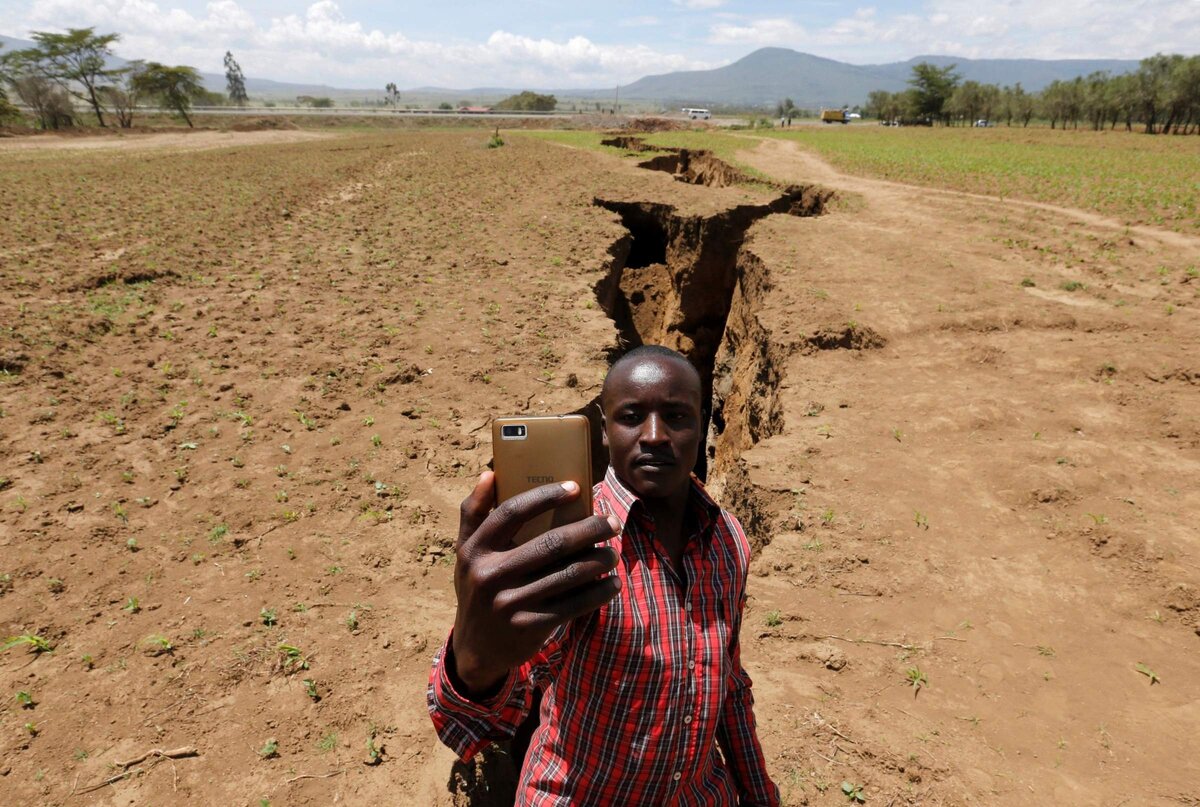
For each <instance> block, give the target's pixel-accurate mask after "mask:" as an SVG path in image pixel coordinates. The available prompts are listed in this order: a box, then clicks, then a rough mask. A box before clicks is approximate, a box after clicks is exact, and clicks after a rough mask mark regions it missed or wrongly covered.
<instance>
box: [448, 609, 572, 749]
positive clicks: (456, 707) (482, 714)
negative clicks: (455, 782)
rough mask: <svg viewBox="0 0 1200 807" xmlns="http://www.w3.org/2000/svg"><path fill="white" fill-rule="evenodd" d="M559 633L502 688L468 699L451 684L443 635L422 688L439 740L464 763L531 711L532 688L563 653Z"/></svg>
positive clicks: (501, 737)
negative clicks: (490, 694) (486, 696)
mask: <svg viewBox="0 0 1200 807" xmlns="http://www.w3.org/2000/svg"><path fill="white" fill-rule="evenodd" d="M562 636H563V629H562V628H559V630H558V631H556V632H555V633H554V634H552V635H551V637H550V638H549V639H548V640H547V641H546V644H545V645H544V646H543V648H542V650H541V651H540V652H539V653H538V654H537V655H536V656H534V657H533V658H532V659H530V660H529V661H527V662H525V663H524V664H522V665H521V666H520V667H517V668H515V669H512V670H510V671H509V673H508V677H507V678H505V679H504V683H503V684H501V686H500V691H499V692H497V693H496V694H495V695H494V696H492V697H490V698H488V699H487V700H484V701H474V700H471V698H470V697H468V696H467V695H464V694H463V693H461V692H459V691H458V690H457V689H456V688H455V686H454V683H453V682H452V681H451V679H450V674H449V671H448V669H447V665H448V664H449V663H451V662H452V661H453V650H452V649H451V643H450V637H447V639H446V641H445V643H444V644H443V645H442V647H441V649H440V650H438V652H437V655H435V656H434V658H433V669H432V670H431V671H430V674H429V687H428V689H426V691H425V699H426V704H427V706H428V707H429V716H430V718H432V720H433V727H434V730H435V731H437V735H438V739H440V740H441V741H442V742H443V743H445V745H446V746H447V747H449V748H450V750H452V751H454V753H456V754H458V757H459V759H461V760H462V761H463V762H469V761H470V760H471V758H472V757H474V756H475V755H476V754H478V753H479V752H480V751H482V750H483V749H484V748H486V747H487V746H488V745H490V744H491V743H493V742H496V741H499V740H507V739H511V738H512V736H513V735H514V734H515V733H516V731H517V728H518V727H520V725H521V724H522V723H523V722H525V718H526V716H528V714H529V706H530V703H531V702H532V699H533V697H532V696H533V687H534V686H537V685H538V682H539V681H540V680H542V679H543V678H546V677H548V676H550V675H551V671H552V668H554V667H555V666H556V665H557V662H558V661H559V659H560V658H561V655H562V652H561V651H562Z"/></svg>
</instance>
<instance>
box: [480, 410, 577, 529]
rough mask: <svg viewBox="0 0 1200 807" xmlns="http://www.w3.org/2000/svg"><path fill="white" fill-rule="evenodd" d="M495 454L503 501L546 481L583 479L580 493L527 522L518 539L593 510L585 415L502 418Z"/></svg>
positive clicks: (497, 425) (498, 488) (497, 422)
mask: <svg viewBox="0 0 1200 807" xmlns="http://www.w3.org/2000/svg"><path fill="white" fill-rule="evenodd" d="M492 458H493V462H492V467H493V469H494V470H495V472H496V501H497V504H498V503H500V502H502V501H505V500H506V499H511V498H512V497H513V496H516V495H517V494H519V493H524V492H525V491H527V490H531V489H533V488H536V487H540V486H541V485H548V484H551V483H554V482H566V481H567V480H573V481H574V482H575V483H576V484H578V485H579V494H580V495H579V498H578V499H576V500H575V501H573V502H571V503H569V504H565V505H563V506H562V507H557V508H555V509H553V510H551V511H550V512H548V513H543V514H542V515H540V516H538V517H537V518H535V519H533V520H532V521H528V522H526V523H525V526H524V527H522V528H521V530H520V532H518V533H517V534H516V536H514V537H513V544H523V543H525V542H526V541H528V540H529V539H531V538H533V537H535V536H537V535H541V534H542V533H543V532H546V531H547V530H549V529H551V528H552V527H560V526H563V525H565V524H572V523H574V522H576V521H582V520H583V519H585V518H587V517H588V516H590V515H592V440H591V433H590V431H589V429H588V419H587V418H586V417H584V416H583V415H550V416H537V417H502V418H496V419H495V420H493V421H492Z"/></svg>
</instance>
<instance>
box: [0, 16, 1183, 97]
mask: <svg viewBox="0 0 1200 807" xmlns="http://www.w3.org/2000/svg"><path fill="white" fill-rule="evenodd" d="M93 25H94V26H96V27H97V28H98V29H100V30H102V31H115V32H118V33H121V34H122V37H123V39H122V42H121V44H120V45H119V47H118V48H117V52H118V54H119V55H122V56H125V57H126V58H149V59H155V60H157V61H163V62H169V63H174V64H190V65H193V66H195V67H199V68H200V69H202V70H206V71H211V72H220V71H221V69H222V68H221V58H222V56H223V55H224V53H225V51H226V50H227V49H228V50H232V51H233V53H234V55H235V56H236V57H237V58H238V60H239V61H240V62H241V64H242V68H243V69H244V70H245V72H246V74H247V75H251V76H256V77H261V78H273V79H277V80H282V81H305V82H310V81H316V82H323V83H328V84H333V85H336V86H342V87H376V86H381V85H382V84H384V83H386V82H388V81H395V82H396V83H397V84H399V85H400V86H401V87H402V88H405V87H416V86H424V85H437V86H443V87H461V88H466V87H479V86H508V87H516V86H524V87H539V88H569V87H606V86H612V85H615V84H618V83H628V82H630V81H633V80H635V79H637V78H640V77H641V76H643V75H647V74H650V73H664V72H670V71H673V70H682V69H702V68H709V67H718V66H720V65H723V64H728V63H729V62H732V61H734V60H736V59H738V58H740V57H742V56H744V55H746V54H747V53H749V52H751V51H753V50H755V49H756V48H759V47H762V46H765V45H777V46H782V47H790V48H794V49H796V50H801V51H806V52H808V53H815V54H817V55H819V56H826V57H829V58H833V59H838V60H840V61H846V62H852V63H856V64H869V63H877V62H889V61H899V60H903V59H907V58H910V57H912V56H917V55H921V54H947V55H952V56H966V57H973V58H987V57H994V58H1013V57H1029V58H1045V59H1056V58H1104V57H1107V58H1135V59H1136V58H1141V57H1143V56H1147V55H1150V54H1152V53H1154V52H1157V51H1166V52H1180V53H1189V54H1190V53H1195V52H1196V50H1197V43H1200V0H990V2H987V1H983V2H981V0H903V1H902V0H877V1H876V2H862V3H845V2H833V1H832V0H814V1H812V2H797V1H795V0H793V2H785V0H756V1H755V2H749V0H746V1H742V0H644V1H643V2H629V1H628V0H608V1H607V2H595V1H593V0H588V2H575V3H564V2H550V1H549V0H536V1H534V2H509V3H504V2H457V3H430V2H421V3H408V2H367V1H366V0H307V2H286V1H285V0H25V1H24V2H17V1H16V0H0V33H3V34H7V35H9V36H18V37H26V36H27V35H28V33H29V31H31V30H61V29H64V28H67V27H84V26H93Z"/></svg>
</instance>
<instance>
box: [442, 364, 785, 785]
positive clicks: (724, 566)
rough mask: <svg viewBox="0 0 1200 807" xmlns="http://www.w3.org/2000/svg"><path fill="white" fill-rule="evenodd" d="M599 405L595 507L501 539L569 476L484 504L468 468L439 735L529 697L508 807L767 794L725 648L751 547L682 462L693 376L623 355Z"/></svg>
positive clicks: (482, 729) (694, 403)
mask: <svg viewBox="0 0 1200 807" xmlns="http://www.w3.org/2000/svg"><path fill="white" fill-rule="evenodd" d="M601 406H602V408H603V412H604V444H605V446H607V448H608V451H609V458H610V466H609V468H608V472H607V474H606V475H605V477H604V480H603V481H602V482H600V484H598V485H597V486H596V488H595V491H594V494H593V501H594V509H595V513H596V515H595V516H593V517H592V518H588V519H585V520H583V521H579V522H576V523H574V524H570V525H568V526H565V527H561V528H557V529H552V530H551V531H550V532H547V533H544V534H542V535H540V536H539V537H537V538H534V539H533V540H531V541H529V542H528V543H525V544H522V545H520V546H514V545H513V543H512V540H511V539H512V537H513V535H514V534H515V533H516V531H517V530H518V529H519V528H520V527H521V526H522V525H523V524H524V523H525V522H526V521H528V520H530V519H532V518H533V517H535V516H537V515H538V514H541V513H544V512H546V511H548V510H550V509H552V508H554V507H558V506H559V505H562V504H563V503H565V502H568V501H570V500H573V499H574V498H575V497H577V496H579V495H580V491H579V488H578V486H577V485H575V484H574V483H570V482H568V483H564V484H561V485H560V484H553V485H544V486H542V487H539V488H536V489H534V490H531V491H528V492H527V493H523V494H520V495H518V496H515V497H513V498H511V499H509V500H507V501H506V502H504V503H503V504H501V505H500V506H498V507H495V506H494V505H495V478H494V476H493V474H492V473H491V472H485V473H484V474H483V475H482V476H481V477H480V479H479V482H478V484H477V485H476V486H475V489H474V491H473V492H472V493H471V495H470V496H468V497H467V498H466V499H465V500H464V501H463V503H462V512H461V520H460V525H459V543H458V555H457V563H456V566H455V589H456V592H457V595H458V612H457V615H456V617H455V621H454V628H453V630H452V632H451V634H450V638H449V639H448V640H447V641H446V644H445V645H444V646H443V648H442V649H441V651H440V652H439V653H438V654H437V657H436V658H435V659H434V665H433V671H432V674H431V676H430V683H429V690H428V701H429V710H430V714H431V716H432V717H433V723H434V726H435V727H436V729H437V732H438V736H439V737H440V738H441V740H442V741H443V742H444V743H445V744H446V745H448V746H449V747H450V748H451V749H453V750H454V751H455V752H456V753H458V755H459V756H460V757H461V758H462V759H464V760H469V759H470V758H471V757H472V756H474V755H475V754H476V753H477V752H479V751H480V750H481V749H483V748H484V747H486V746H487V745H488V744H489V743H490V742H491V741H493V740H503V739H509V738H511V737H512V736H513V735H514V733H515V732H516V731H517V729H518V727H520V726H521V724H522V723H523V722H524V720H525V719H526V717H527V716H528V714H529V710H530V704H531V703H532V702H533V693H534V691H535V690H540V691H541V692H542V698H541V706H540V722H539V724H538V727H537V729H536V730H535V731H534V733H533V736H532V739H531V742H530V746H529V751H528V753H527V754H526V756H525V759H524V765H523V767H522V769H521V776H520V781H519V784H518V787H517V801H516V803H517V804H518V805H527V806H530V807H532V806H533V805H538V806H539V807H541V806H542V805H593V804H594V805H609V804H613V805H679V807H691V805H730V807H733V805H777V804H779V791H778V789H777V788H776V786H775V784H774V783H773V782H772V781H771V779H770V777H769V775H768V774H767V770H766V764H765V761H764V759H763V754H762V748H761V747H760V745H759V741H758V736H757V731H756V727H755V720H754V699H753V696H752V695H751V690H750V678H749V676H748V675H747V674H746V671H745V670H744V669H743V667H742V663H741V657H740V645H739V630H740V627H741V621H742V611H743V608H744V606H745V601H746V573H747V567H748V564H749V560H750V546H749V543H748V541H747V540H746V536H745V534H744V533H743V532H742V528H741V525H740V524H739V523H738V521H737V519H735V518H734V517H733V516H732V515H730V514H729V513H727V512H725V511H724V510H722V509H721V508H720V507H719V506H718V505H717V504H716V503H715V502H714V501H713V500H712V499H711V498H710V497H709V496H708V494H707V493H706V492H705V490H704V487H703V485H701V483H700V482H699V480H697V479H696V478H695V477H694V476H693V475H692V473H691V471H692V468H693V467H694V466H695V464H696V459H697V454H698V452H699V450H700V445H701V441H702V437H703V435H702V432H701V430H702V425H701V424H702V418H701V409H702V396H701V383H700V376H699V374H698V373H697V371H696V369H695V368H694V367H693V366H692V365H691V364H690V363H689V362H688V360H687V359H686V358H685V357H684V356H683V355H682V354H679V353H676V352H675V351H672V350H668V349H666V348H661V347H656V346H647V347H641V348H637V349H635V350H633V351H630V352H629V353H628V354H626V355H625V356H623V357H622V358H621V359H619V360H618V361H617V362H616V363H615V364H614V365H613V367H612V369H611V370H610V371H609V373H608V376H607V378H606V379H605V381H604V388H603V391H602V392H601Z"/></svg>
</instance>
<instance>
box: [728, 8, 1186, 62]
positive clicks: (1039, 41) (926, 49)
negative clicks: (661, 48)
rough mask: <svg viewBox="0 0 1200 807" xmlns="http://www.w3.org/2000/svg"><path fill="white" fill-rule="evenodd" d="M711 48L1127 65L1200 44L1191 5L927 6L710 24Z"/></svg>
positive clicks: (840, 55)
mask: <svg viewBox="0 0 1200 807" xmlns="http://www.w3.org/2000/svg"><path fill="white" fill-rule="evenodd" d="M708 41H709V42H710V43H713V44H718V45H727V44H744V45H755V46H763V45H787V46H789V47H794V48H797V49H800V50H809V51H812V52H815V53H818V54H820V55H823V56H829V57H831V58H839V59H846V58H847V54H846V51H847V49H848V48H854V52H855V53H857V54H864V55H866V56H867V57H868V60H869V61H876V62H878V61H886V60H888V59H893V58H895V59H903V58H908V57H910V56H914V55H918V54H929V53H942V54H949V55H957V56H966V57H970V58H988V57H991V58H1041V59H1068V58H1116V59H1134V58H1141V57H1144V56H1148V55H1150V54H1153V53H1155V52H1158V51H1164V52H1175V53H1186V54H1192V53H1196V52H1197V43H1198V42H1200V2H1197V0H1182V1H1181V0H1134V2H1128V1H1127V0H1056V1H1055V2H1046V0H1007V1H1006V2H1003V3H989V4H984V5H982V6H981V5H980V4H979V2H978V0H927V2H925V3H924V4H923V5H922V6H921V7H920V8H919V9H917V10H915V11H913V12H906V13H894V14H881V13H879V11H878V9H876V8H873V7H863V8H859V9H857V10H856V11H855V12H854V13H853V14H852V15H850V16H846V17H842V18H840V19H837V20H834V21H833V22H832V23H829V24H828V25H825V26H822V27H806V26H803V25H801V24H800V23H798V22H796V21H795V20H794V19H793V18H790V17H772V18H759V19H748V20H747V19H739V20H736V21H717V22H714V23H713V24H712V25H710V26H709V36H708Z"/></svg>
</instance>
